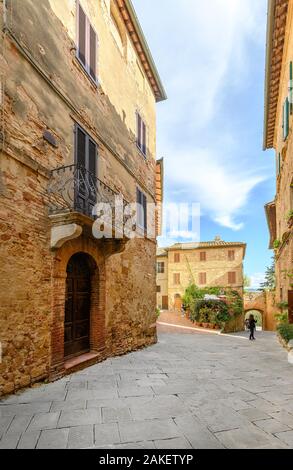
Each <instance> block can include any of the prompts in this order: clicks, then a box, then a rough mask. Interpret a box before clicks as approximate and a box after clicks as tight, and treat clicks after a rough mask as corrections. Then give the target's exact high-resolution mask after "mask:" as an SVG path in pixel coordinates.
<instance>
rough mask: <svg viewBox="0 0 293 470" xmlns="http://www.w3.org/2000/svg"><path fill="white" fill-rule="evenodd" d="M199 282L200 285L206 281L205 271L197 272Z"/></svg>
mask: <svg viewBox="0 0 293 470" xmlns="http://www.w3.org/2000/svg"><path fill="white" fill-rule="evenodd" d="M199 283H200V285H204V284H206V283H207V274H206V273H200V274H199Z"/></svg>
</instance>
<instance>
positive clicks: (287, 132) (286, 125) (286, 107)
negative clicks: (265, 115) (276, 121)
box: [283, 98, 290, 140]
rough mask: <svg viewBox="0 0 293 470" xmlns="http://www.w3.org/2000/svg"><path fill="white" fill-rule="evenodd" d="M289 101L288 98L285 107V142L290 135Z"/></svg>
mask: <svg viewBox="0 0 293 470" xmlns="http://www.w3.org/2000/svg"><path fill="white" fill-rule="evenodd" d="M289 113H290V109H289V99H288V98H286V100H285V103H284V106H283V138H284V140H286V139H287V137H288V135H289Z"/></svg>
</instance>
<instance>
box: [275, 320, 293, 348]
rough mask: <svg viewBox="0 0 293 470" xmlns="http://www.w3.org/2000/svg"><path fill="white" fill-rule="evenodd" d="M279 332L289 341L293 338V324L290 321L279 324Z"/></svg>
mask: <svg viewBox="0 0 293 470" xmlns="http://www.w3.org/2000/svg"><path fill="white" fill-rule="evenodd" d="M278 332H279V334H280V336H281V337H282V338H283V339H284V340H285V341H286V343H289V341H290V340H291V339H293V325H291V324H289V323H282V324H281V325H279V326H278Z"/></svg>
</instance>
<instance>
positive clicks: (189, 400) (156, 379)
mask: <svg viewBox="0 0 293 470" xmlns="http://www.w3.org/2000/svg"><path fill="white" fill-rule="evenodd" d="M0 448H1V449H8V448H26V449H29V448H40V449H55V448H69V449H73V448H83V449H86V448H108V449H112V448H113V449H116V448H118V449H134V448H142V449H154V448H158V449H190V448H194V449H214V448H264V449H272V448H276V449H279V448H286V449H288V448H291V449H292V448H293V368H292V366H290V365H289V364H288V362H287V352H286V351H285V350H283V349H282V348H281V346H280V345H279V343H278V341H277V339H276V337H275V335H274V334H272V333H267V332H262V333H258V334H257V340H256V341H255V342H253V343H252V342H250V341H248V339H247V335H246V334H243V335H230V336H220V335H213V334H209V333H205V334H203V333H200V332H197V331H192V330H184V329H176V328H174V327H163V326H159V342H158V344H156V345H154V346H151V347H149V348H147V349H144V350H141V351H138V352H134V353H131V354H128V355H126V356H123V357H117V358H113V359H108V360H107V361H105V362H104V363H101V364H98V365H95V366H93V367H90V368H88V369H86V370H84V371H82V372H78V373H76V374H73V375H71V376H67V377H65V378H63V379H62V380H60V381H58V382H55V383H51V384H46V385H41V386H39V387H36V388H31V389H28V390H25V391H24V392H22V393H19V394H17V395H14V396H10V397H8V398H6V399H4V400H2V401H1V402H0Z"/></svg>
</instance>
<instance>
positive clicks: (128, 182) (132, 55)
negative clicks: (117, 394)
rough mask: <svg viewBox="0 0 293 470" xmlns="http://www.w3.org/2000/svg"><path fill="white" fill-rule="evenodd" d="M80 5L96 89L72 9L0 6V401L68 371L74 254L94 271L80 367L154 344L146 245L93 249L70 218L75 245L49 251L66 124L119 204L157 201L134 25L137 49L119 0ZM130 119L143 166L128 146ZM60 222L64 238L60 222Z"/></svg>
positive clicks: (22, 1)
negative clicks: (92, 155) (87, 147)
mask: <svg viewBox="0 0 293 470" xmlns="http://www.w3.org/2000/svg"><path fill="white" fill-rule="evenodd" d="M80 3H81V5H82V8H83V9H84V10H85V12H86V14H87V16H88V17H89V18H90V21H91V23H92V24H93V26H94V28H95V31H96V33H97V38H98V49H97V76H98V82H97V83H94V82H93V81H92V80H91V79H90V77H89V76H88V75H87V73H86V71H85V70H84V69H83V67H82V66H81V64H80V62H79V61H78V59H77V57H76V47H77V46H76V44H77V39H76V37H77V7H78V2H76V1H75V0H64V1H62V2H60V1H59V0H42V1H40V2H35V1H33V0H13V1H11V0H7V1H6V2H5V6H6V10H5V12H4V11H3V2H2V4H1V12H0V13H1V18H3V20H1V21H2V25H1V26H2V34H1V51H3V56H1V61H0V76H1V80H2V81H1V85H2V89H3V91H4V93H3V94H1V100H2V101H1V104H2V107H1V112H2V120H1V130H0V138H1V142H0V143H1V155H0V158H1V161H0V240H1V245H0V282H1V291H0V341H1V344H2V362H1V363H0V395H2V394H6V393H10V392H14V391H15V390H17V389H19V388H21V387H24V386H28V385H31V384H32V383H34V382H36V381H39V380H42V379H48V378H49V379H52V380H53V379H55V378H58V377H60V376H62V375H63V374H64V373H66V372H67V371H68V364H66V357H64V309H65V298H66V277H67V266H68V262H69V260H70V258H71V257H72V256H73V255H75V254H76V253H84V254H85V255H86V256H88V258H89V259H91V265H92V267H91V285H92V288H91V311H90V351H89V352H90V356H88V358H86V357H85V364H86V363H87V362H86V359H88V363H90V362H97V361H100V360H102V359H104V358H106V357H109V356H111V355H117V354H123V353H125V352H127V351H130V350H133V349H136V348H140V347H143V346H146V345H149V344H152V343H153V342H155V341H156V328H155V326H154V323H155V319H156V316H155V306H156V298H155V297H156V296H155V285H156V278H155V259H156V258H155V256H156V241H155V239H154V238H147V237H144V238H135V239H132V240H128V239H127V240H125V239H124V240H96V239H95V238H94V237H93V236H92V233H91V230H90V221H89V220H86V219H87V217H82V215H81V214H79V215H76V220H74V222H76V224H75V226H76V227H77V230H76V231H75V234H74V236H73V235H72V236H71V237H70V236H69V237H68V239H67V241H66V240H65V239H64V240H61V242H60V243H59V245H60V246H59V245H58V243H57V244H56V245H54V244H53V245H54V247H55V248H54V249H52V246H53V245H52V246H51V243H52V240H51V229H52V226H54V224H56V222H55V221H54V219H53V218H52V217H49V214H48V202H49V194H48V186H49V184H50V178H51V171H52V170H54V169H55V168H59V167H63V166H65V165H72V164H73V163H74V151H75V149H74V148H75V133H74V130H75V125H76V124H78V125H79V126H81V127H82V129H84V130H85V131H86V133H87V134H88V135H89V136H90V137H91V139H92V140H93V141H94V142H95V143H96V144H97V147H98V160H97V162H96V165H97V175H98V178H99V180H101V181H103V182H104V183H105V184H107V185H108V186H109V187H110V188H111V190H113V191H115V192H116V193H119V194H122V195H123V197H124V199H125V200H126V201H128V202H136V191H137V188H140V189H141V190H142V191H143V192H144V194H145V195H146V197H147V202H150V203H154V202H155V201H156V157H155V153H156V148H155V142H156V132H155V128H156V125H155V105H156V101H159V100H162V99H165V95H164V93H163V89H162V86H161V83H160V80H159V77H158V75H157V72H156V69H155V67H154V65H153V63H150V62H148V59H149V51H148V50H147V48H146V44H145V42H144V39H143V37H142V36H141V32H139V28H138V25H137V24H135V23H131V24H132V26H133V27H134V30H135V31H138V32H139V34H137V36H136V37H138V41H139V42H138V43H137V42H136V43H134V41H133V39H132V36H131V35H130V33H129V31H128V28H127V26H126V25H128V27H129V24H130V22H129V21H128V22H127V21H126V18H124V17H123V15H122V13H121V12H122V11H124V14H125V15H126V13H127V12H128V13H129V15H130V16H131V17H132V18H133V11H132V10H131V7H130V6H129V2H128V1H125V2H123V1H122V0H121V1H120V0H119V1H118V2H116V1H111V2H110V1H109V0H81V1H80ZM124 3H125V5H124ZM123 8H124V10H123ZM3 13H5V14H3ZM136 26H137V28H138V30H136V29H135V27H136ZM138 50H140V51H141V52H140V53H138ZM144 52H145V55H146V56H143V53H144ZM1 53H2V52H0V54H1ZM142 61H143V62H142ZM150 75H151V77H150ZM137 110H139V112H140V113H141V114H142V116H143V119H144V120H145V122H146V123H147V136H148V138H147V155H146V157H144V156H143V155H142V154H141V152H140V150H139V149H138V148H137V145H136V134H137V131H136V112H137ZM44 132H49V135H50V139H51V142H49V141H48V139H47V140H46V139H44ZM50 139H49V140H50ZM58 217H59V219H58V221H59V222H58V224H59V225H58V226H59V227H61V228H62V227H65V228H67V229H68V230H67V232H68V233H70V230H69V228H70V227H69V225H68V224H69V223H70V224H71V226H72V223H71V222H72V221H71V222H70V221H69V219H68V214H64V217H63V215H62V214H61V215H60V214H59V215H58ZM52 233H53V232H52ZM70 238H71V240H70Z"/></svg>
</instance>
